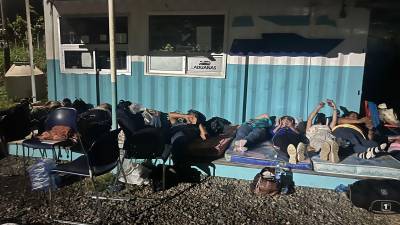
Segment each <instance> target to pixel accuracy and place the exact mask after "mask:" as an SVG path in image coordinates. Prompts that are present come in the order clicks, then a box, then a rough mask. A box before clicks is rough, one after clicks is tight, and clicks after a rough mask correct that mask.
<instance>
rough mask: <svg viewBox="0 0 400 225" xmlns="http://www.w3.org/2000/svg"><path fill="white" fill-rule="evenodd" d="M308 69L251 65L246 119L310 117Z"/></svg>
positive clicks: (305, 67) (306, 67)
mask: <svg viewBox="0 0 400 225" xmlns="http://www.w3.org/2000/svg"><path fill="white" fill-rule="evenodd" d="M308 74H309V68H308V66H287V65H250V66H249V85H248V93H247V110H246V112H247V113H246V118H254V116H257V115H260V114H262V113H269V114H270V115H277V116H280V115H293V116H297V117H304V116H305V115H306V114H307V107H306V104H307V90H308Z"/></svg>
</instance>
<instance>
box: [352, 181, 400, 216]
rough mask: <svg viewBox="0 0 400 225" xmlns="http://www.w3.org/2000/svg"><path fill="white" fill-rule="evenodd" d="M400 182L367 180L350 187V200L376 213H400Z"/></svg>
mask: <svg viewBox="0 0 400 225" xmlns="http://www.w3.org/2000/svg"><path fill="white" fill-rule="evenodd" d="M399 190H400V181H399V180H391V179H382V180H376V179H365V180H359V181H356V182H354V183H353V184H351V185H350V190H349V198H350V200H351V202H352V203H353V204H354V205H355V206H356V207H359V208H364V209H367V210H369V211H371V212H374V213H384V214H392V213H399V212H400V192H399Z"/></svg>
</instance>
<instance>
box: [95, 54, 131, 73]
mask: <svg viewBox="0 0 400 225" xmlns="http://www.w3.org/2000/svg"><path fill="white" fill-rule="evenodd" d="M126 57H127V56H126V52H125V51H117V52H116V57H115V63H116V67H117V70H126V69H127V66H126ZM96 64H97V69H110V51H96Z"/></svg>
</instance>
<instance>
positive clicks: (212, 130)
mask: <svg viewBox="0 0 400 225" xmlns="http://www.w3.org/2000/svg"><path fill="white" fill-rule="evenodd" d="M230 124H231V122H229V121H228V120H226V119H224V118H221V117H213V118H211V119H209V120H207V121H206V123H205V127H206V129H207V132H208V134H210V136H217V135H219V134H222V133H223V132H224V128H225V126H227V125H230Z"/></svg>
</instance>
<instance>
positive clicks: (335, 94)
mask: <svg viewBox="0 0 400 225" xmlns="http://www.w3.org/2000/svg"><path fill="white" fill-rule="evenodd" d="M363 73H364V67H360V66H343V67H339V66H311V68H310V84H309V85H310V88H309V99H308V102H309V105H308V110H309V111H311V110H313V109H314V107H315V106H316V104H317V103H318V102H319V101H321V100H324V99H327V98H330V99H334V100H335V101H336V102H337V104H338V105H342V106H345V107H347V108H348V109H349V110H353V111H356V112H358V111H359V109H360V100H361V90H362V82H363ZM323 112H325V113H328V114H329V115H330V114H331V112H330V111H328V110H327V108H326V109H325V110H324V111H323Z"/></svg>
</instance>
